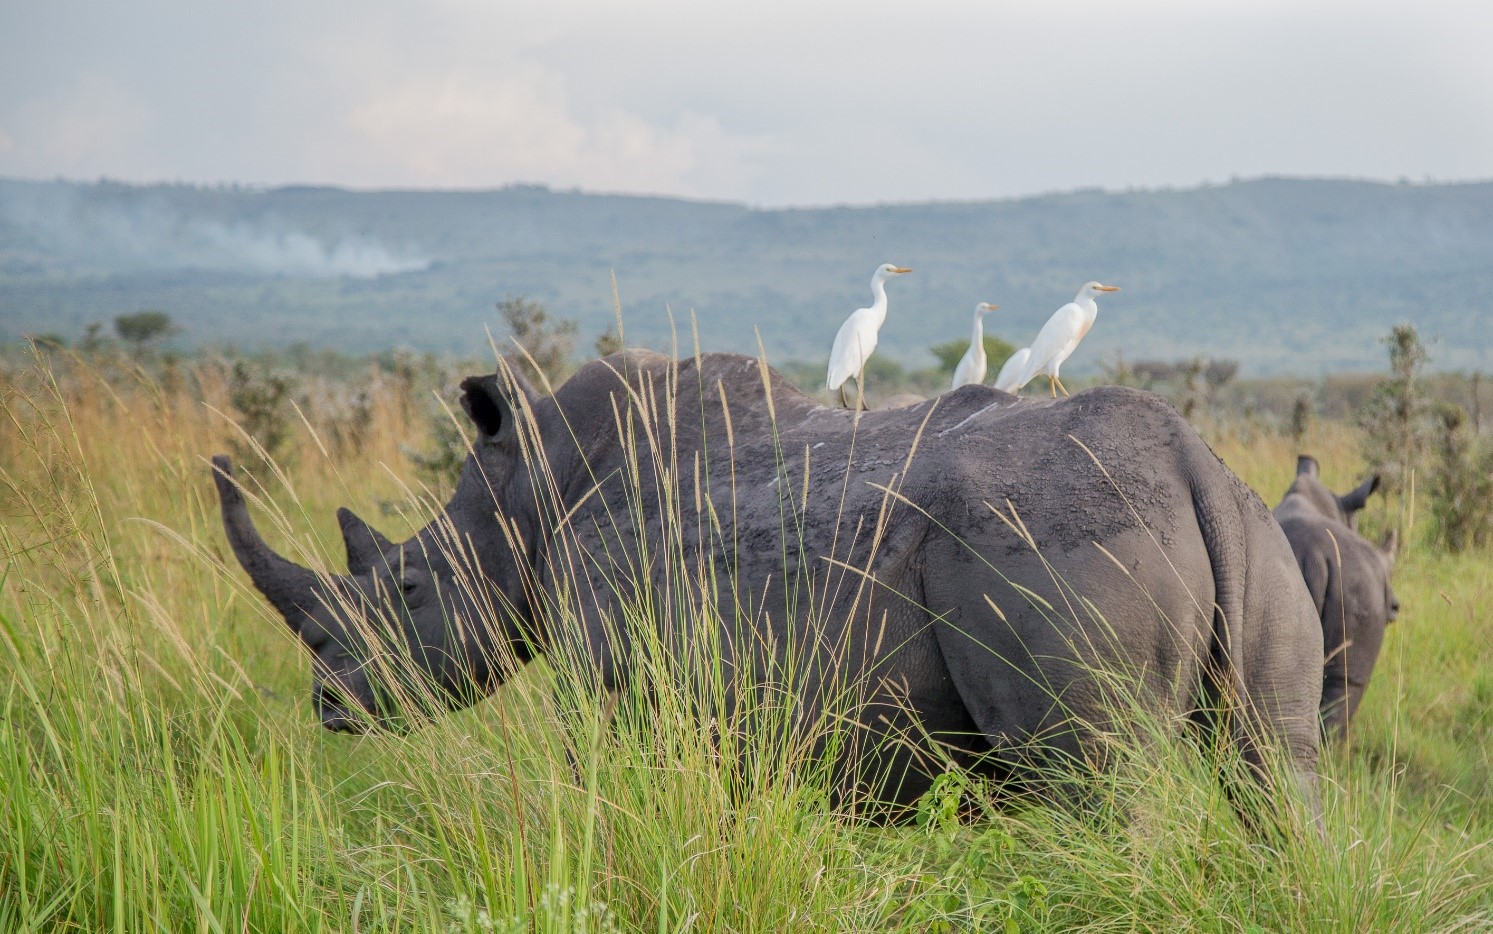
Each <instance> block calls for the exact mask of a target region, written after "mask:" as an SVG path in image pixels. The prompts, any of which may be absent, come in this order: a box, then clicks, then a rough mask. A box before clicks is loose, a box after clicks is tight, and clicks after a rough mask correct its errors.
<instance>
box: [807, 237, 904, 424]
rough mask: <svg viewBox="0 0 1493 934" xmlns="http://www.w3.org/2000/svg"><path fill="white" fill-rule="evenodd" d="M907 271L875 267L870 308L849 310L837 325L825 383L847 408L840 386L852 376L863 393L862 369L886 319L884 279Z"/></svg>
mask: <svg viewBox="0 0 1493 934" xmlns="http://www.w3.org/2000/svg"><path fill="white" fill-rule="evenodd" d="M909 272H912V270H911V269H909V268H907V267H905V266H893V265H892V264H891V263H883V264H882V265H880V266H878V267H876V272H875V273H874V274H873V275H872V276H871V298H872V302H871V307H870V308H857V309H856V310H855V311H853V312H851V314H850V317H849V318H846V319H845V323H844V324H842V325H840V332H839V333H838V334H836V335H835V343H834V346H833V347H832V348H830V352H829V376H828V377H827V378H826V380H825V385H826V386H827V387H828V388H829V391H830V392H834V391H836V390H839V391H840V404H841V405H844V406H845V407H846V408H849V407H850V406H849V405H848V404H847V403H846V401H845V391H844V390H843V389H841V387H842V386H844V385H845V381H846V380H847V379H849V378H850V377H852V376H854V377H855V386H856V390H857V391H858V393H860V394H861V396H862V397H864V394H865V390H866V387H865V384H864V382H863V381H862V379H861V377H862V371H864V370H865V368H866V361H867V360H869V359H871V353H872V351H874V350H875V349H876V334H877V332H878V331H880V330H881V325H882V322H884V321H886V280H888V279H890V278H891V277H892V276H900V275H904V274H906V273H909Z"/></svg>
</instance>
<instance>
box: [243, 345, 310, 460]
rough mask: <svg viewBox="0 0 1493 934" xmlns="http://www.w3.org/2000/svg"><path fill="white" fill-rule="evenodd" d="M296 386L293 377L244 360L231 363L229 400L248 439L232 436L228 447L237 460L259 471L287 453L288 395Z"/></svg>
mask: <svg viewBox="0 0 1493 934" xmlns="http://www.w3.org/2000/svg"><path fill="white" fill-rule="evenodd" d="M296 383H297V380H296V377H295V376H294V374H291V373H288V372H270V371H269V370H268V369H267V368H266V367H264V366H260V365H256V364H254V363H251V362H249V361H247V360H235V361H234V362H233V367H232V369H230V370H229V372H228V401H229V403H231V404H232V405H233V407H234V409H236V410H237V411H238V415H239V418H238V423H239V427H241V428H242V429H243V430H244V433H245V434H246V435H247V436H248V438H247V439H245V438H238V437H235V438H233V439H232V440H230V441H229V445H230V446H231V447H232V448H233V453H234V455H235V456H236V457H237V458H238V459H239V460H240V461H244V462H247V463H248V464H250V465H253V466H254V467H258V468H262V467H264V466H266V465H267V463H268V462H269V461H276V460H280V461H283V460H284V459H285V458H286V457H287V456H288V455H289V454H290V448H289V447H288V445H287V442H289V441H290V433H291V428H292V427H293V424H294V421H293V420H294V413H293V409H292V406H291V393H292V392H293V391H294V389H295V388H296ZM261 452H262V453H261Z"/></svg>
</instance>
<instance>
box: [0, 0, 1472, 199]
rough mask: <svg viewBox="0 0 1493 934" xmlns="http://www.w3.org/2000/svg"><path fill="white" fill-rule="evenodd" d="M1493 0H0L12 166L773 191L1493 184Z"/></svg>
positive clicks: (2, 147)
mask: <svg viewBox="0 0 1493 934" xmlns="http://www.w3.org/2000/svg"><path fill="white" fill-rule="evenodd" d="M1490 42H1493V2H1490V0H1419V2H1414V0H1406V2H1386V0H1190V2H1186V0H1042V2H1031V0H1022V2H1000V0H985V2H944V3H938V2H925V3H920V4H913V3H897V4H891V3H882V2H872V0H865V2H838V0H833V2H806V0H796V2H795V0H758V2H754V3H735V4H719V3H702V2H699V0H691V2H684V0H662V2H652V0H648V2H639V0H633V2H626V3H624V2H619V0H582V2H572V3H565V2H560V0H548V2H530V0H515V2H502V3H496V2H491V0H489V2H476V0H421V2H418V3H415V2H410V3H387V2H379V0H358V2H352V0H258V2H255V3H252V4H219V3H202V2H200V0H190V2H188V0H133V2H130V3H104V2H99V0H94V2H79V0H47V2H45V3H36V2H25V0H0V175H3V176H10V177H21V178H53V177H64V178H70V179H93V178H98V177H109V178H113V179H120V180H125V181H137V182H149V181H188V182H199V183H208V184H212V183H219V182H241V183H247V184H257V185H279V184H290V183H304V184H331V185H341V186H347V187H354V188H411V187H413V188H493V187H500V186H503V185H507V184H513V183H539V184H546V185H549V186H552V187H555V188H581V189H584V190H588V191H606V192H628V193H640V194H663V195H676V196H684V197H691V198H705V199H723V200H733V201H745V202H747V203H750V204H754V205H760V206H768V207H777V206H792V205H826V204H841V203H850V204H867V203H878V202H900V201H923V200H968V199H988V198H1003V197H1013V196H1021V195H1027V194H1036V193H1041V192H1048V191H1060V190H1070V189H1074V188H1084V187H1095V186H1097V187H1102V188H1106V189H1125V188H1131V187H1140V188H1156V187H1164V186H1179V187H1185V186H1192V185H1196V184H1200V183H1204V182H1223V181H1227V180H1229V179H1231V178H1235V177H1256V176H1260V175H1306V176H1351V177H1358V178H1377V179H1385V180H1400V179H1410V180H1412V181H1426V180H1438V181H1445V180H1459V179H1487V178H1490V177H1493V49H1490Z"/></svg>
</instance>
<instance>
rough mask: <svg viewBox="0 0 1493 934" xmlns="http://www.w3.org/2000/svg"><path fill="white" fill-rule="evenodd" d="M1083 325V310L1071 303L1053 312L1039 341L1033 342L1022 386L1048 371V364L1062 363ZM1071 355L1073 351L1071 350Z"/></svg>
mask: <svg viewBox="0 0 1493 934" xmlns="http://www.w3.org/2000/svg"><path fill="white" fill-rule="evenodd" d="M1082 323H1083V309H1081V308H1079V307H1078V306H1077V305H1075V304H1073V303H1072V302H1069V303H1068V304H1066V305H1064V306H1063V307H1062V308H1059V309H1058V310H1057V311H1055V312H1053V314H1052V317H1051V318H1048V319H1047V323H1046V324H1044V325H1042V330H1040V331H1038V332H1037V339H1036V340H1034V341H1032V354H1031V356H1030V357H1028V358H1027V361H1026V369H1025V370H1024V371H1023V373H1022V376H1023V377H1024V378H1023V379H1022V381H1021V385H1023V386H1025V385H1026V384H1027V383H1029V382H1031V381H1032V379H1033V377H1035V376H1036V375H1037V374H1038V373H1041V372H1042V371H1043V370H1045V369H1047V366H1048V364H1050V363H1052V361H1053V360H1054V359H1057V360H1058V362H1059V363H1061V362H1062V356H1061V354H1062V351H1063V349H1064V348H1065V347H1067V345H1068V344H1069V343H1072V342H1074V339H1075V338H1076V337H1077V336H1078V331H1079V328H1080V327H1081V326H1082ZM1068 352H1069V353H1072V352H1073V351H1072V349H1071V348H1069V350H1068Z"/></svg>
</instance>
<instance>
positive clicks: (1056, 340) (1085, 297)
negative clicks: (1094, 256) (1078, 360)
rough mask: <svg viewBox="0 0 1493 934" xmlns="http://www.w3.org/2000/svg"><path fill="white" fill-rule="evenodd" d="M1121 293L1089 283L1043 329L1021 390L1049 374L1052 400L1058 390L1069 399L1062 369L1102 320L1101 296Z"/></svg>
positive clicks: (1035, 344) (1034, 343)
mask: <svg viewBox="0 0 1493 934" xmlns="http://www.w3.org/2000/svg"><path fill="white" fill-rule="evenodd" d="M1118 291H1120V287H1119V286H1117V285H1100V284H1099V283H1098V282H1085V283H1084V284H1083V288H1081V289H1079V290H1078V294H1077V295H1076V296H1074V297H1073V301H1071V302H1069V303H1068V304H1066V305H1064V306H1063V307H1062V308H1059V309H1058V310H1057V311H1055V312H1053V315H1052V317H1051V318H1048V319H1047V323H1046V324H1044V325H1042V330H1040V331H1038V332H1037V339H1036V340H1034V341H1032V354H1031V356H1030V357H1028V358H1027V361H1026V369H1024V370H1023V371H1022V373H1021V378H1020V379H1019V380H1018V381H1017V383H1016V386H1017V388H1018V389H1019V388H1021V387H1022V386H1025V385H1026V384H1027V383H1030V382H1031V381H1032V379H1033V378H1034V377H1035V376H1036V375H1037V374H1038V373H1046V374H1047V388H1048V389H1050V390H1052V397H1053V398H1054V399H1056V398H1057V397H1058V389H1062V390H1063V395H1065V396H1066V395H1068V387H1067V386H1064V385H1063V381H1062V380H1060V379H1058V367H1060V366H1062V365H1063V361H1064V360H1067V359H1068V357H1069V356H1071V355H1072V353H1073V351H1074V350H1076V349H1078V342H1079V341H1081V340H1083V336H1084V335H1085V334H1087V333H1089V328H1091V327H1093V326H1094V319H1095V318H1096V317H1098V316H1099V304H1098V303H1097V302H1095V301H1094V299H1095V298H1097V297H1098V296H1099V293H1101V292H1118Z"/></svg>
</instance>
